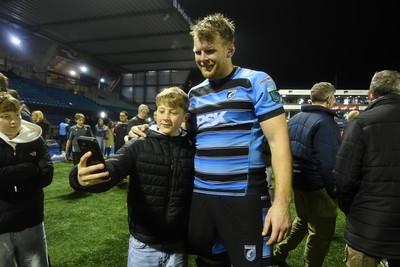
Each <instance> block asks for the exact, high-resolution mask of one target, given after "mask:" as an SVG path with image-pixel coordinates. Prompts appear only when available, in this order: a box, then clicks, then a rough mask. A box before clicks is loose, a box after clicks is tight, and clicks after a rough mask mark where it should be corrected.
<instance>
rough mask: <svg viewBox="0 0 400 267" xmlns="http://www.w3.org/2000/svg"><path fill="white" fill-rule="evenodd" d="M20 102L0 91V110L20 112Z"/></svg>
mask: <svg viewBox="0 0 400 267" xmlns="http://www.w3.org/2000/svg"><path fill="white" fill-rule="evenodd" d="M21 109H22V106H21V103H20V102H19V101H18V99H15V98H14V97H12V96H11V95H10V94H9V93H7V92H0V112H20V111H21Z"/></svg>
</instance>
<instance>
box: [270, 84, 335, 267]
mask: <svg viewBox="0 0 400 267" xmlns="http://www.w3.org/2000/svg"><path fill="white" fill-rule="evenodd" d="M335 91H336V89H335V87H334V86H333V85H332V84H330V83H328V82H320V83H316V84H315V85H314V86H313V87H312V88H311V92H310V96H311V101H312V105H303V106H302V107H301V112H300V113H298V114H296V115H295V116H293V117H292V118H291V119H290V120H289V121H288V126H289V135H290V141H291V147H292V155H293V193H294V202H295V205H296V212H297V217H296V218H295V220H294V222H293V225H292V230H291V232H290V234H289V236H288V238H287V239H286V240H284V241H283V242H281V243H280V244H278V245H277V246H276V250H275V252H274V257H275V262H276V264H277V265H278V266H286V263H285V260H286V257H287V256H288V254H289V252H290V251H291V250H293V249H295V248H296V247H297V246H298V245H299V244H300V243H301V241H302V240H303V238H304V237H305V236H306V235H308V238H307V242H306V246H305V251H304V263H305V266H323V262H324V259H325V256H326V254H327V253H328V251H329V246H330V243H331V241H332V237H333V234H334V232H335V226H336V217H337V203H336V201H335V194H334V177H333V175H332V170H333V167H334V164H335V156H336V153H337V151H338V149H339V146H340V143H341V138H340V130H339V127H338V125H337V123H336V122H335V120H334V117H335V112H334V111H332V110H331V109H332V107H333V104H334V103H335V95H334V94H335Z"/></svg>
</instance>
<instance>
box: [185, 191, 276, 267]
mask: <svg viewBox="0 0 400 267" xmlns="http://www.w3.org/2000/svg"><path fill="white" fill-rule="evenodd" d="M270 206H271V202H270V199H269V197H267V196H256V195H250V196H240V197H237V196H214V195H206V194H199V193H193V198H192V205H191V212H190V222H189V231H188V252H189V253H190V254H193V255H201V256H203V257H205V258H210V259H217V258H218V257H216V256H218V255H222V254H224V253H228V256H229V259H230V261H231V264H232V265H233V266H240V267H247V266H258V267H265V266H272V247H270V246H268V247H267V246H266V245H265V243H266V242H267V240H268V237H263V236H262V235H261V232H262V229H263V225H264V219H265V215H266V214H267V211H268V209H269V207H270Z"/></svg>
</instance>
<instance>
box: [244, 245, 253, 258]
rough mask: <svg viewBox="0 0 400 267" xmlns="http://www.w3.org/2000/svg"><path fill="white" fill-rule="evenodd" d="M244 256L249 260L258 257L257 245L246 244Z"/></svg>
mask: <svg viewBox="0 0 400 267" xmlns="http://www.w3.org/2000/svg"><path fill="white" fill-rule="evenodd" d="M244 256H245V257H246V260H248V261H254V260H255V259H256V246H255V245H244Z"/></svg>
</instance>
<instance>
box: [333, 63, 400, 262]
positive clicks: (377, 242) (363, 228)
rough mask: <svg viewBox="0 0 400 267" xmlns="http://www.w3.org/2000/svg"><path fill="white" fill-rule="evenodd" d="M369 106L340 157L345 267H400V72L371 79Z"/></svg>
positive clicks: (337, 172) (349, 131) (352, 126)
mask: <svg viewBox="0 0 400 267" xmlns="http://www.w3.org/2000/svg"><path fill="white" fill-rule="evenodd" d="M368 97H369V98H370V100H372V102H371V103H370V104H369V106H368V108H367V109H365V110H364V111H363V112H361V113H360V115H358V116H357V117H355V118H353V119H352V120H350V121H349V123H348V124H347V126H346V131H345V132H344V136H343V144H342V145H341V147H340V149H339V152H338V154H337V157H336V164H335V168H334V172H333V174H334V176H335V178H336V195H337V199H338V204H339V208H340V209H341V210H342V211H343V212H344V213H345V214H346V231H345V239H346V243H347V245H346V249H345V250H346V251H345V252H346V257H345V259H346V266H361V265H359V262H367V263H368V264H366V265H362V266H377V264H378V263H379V262H380V260H381V259H383V258H386V259H387V260H388V263H389V266H400V193H399V192H400V141H399V132H400V116H399V114H400V73H399V72H397V71H390V70H384V71H380V72H376V73H375V74H374V76H373V78H372V81H371V84H370V88H369V92H368Z"/></svg>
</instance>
